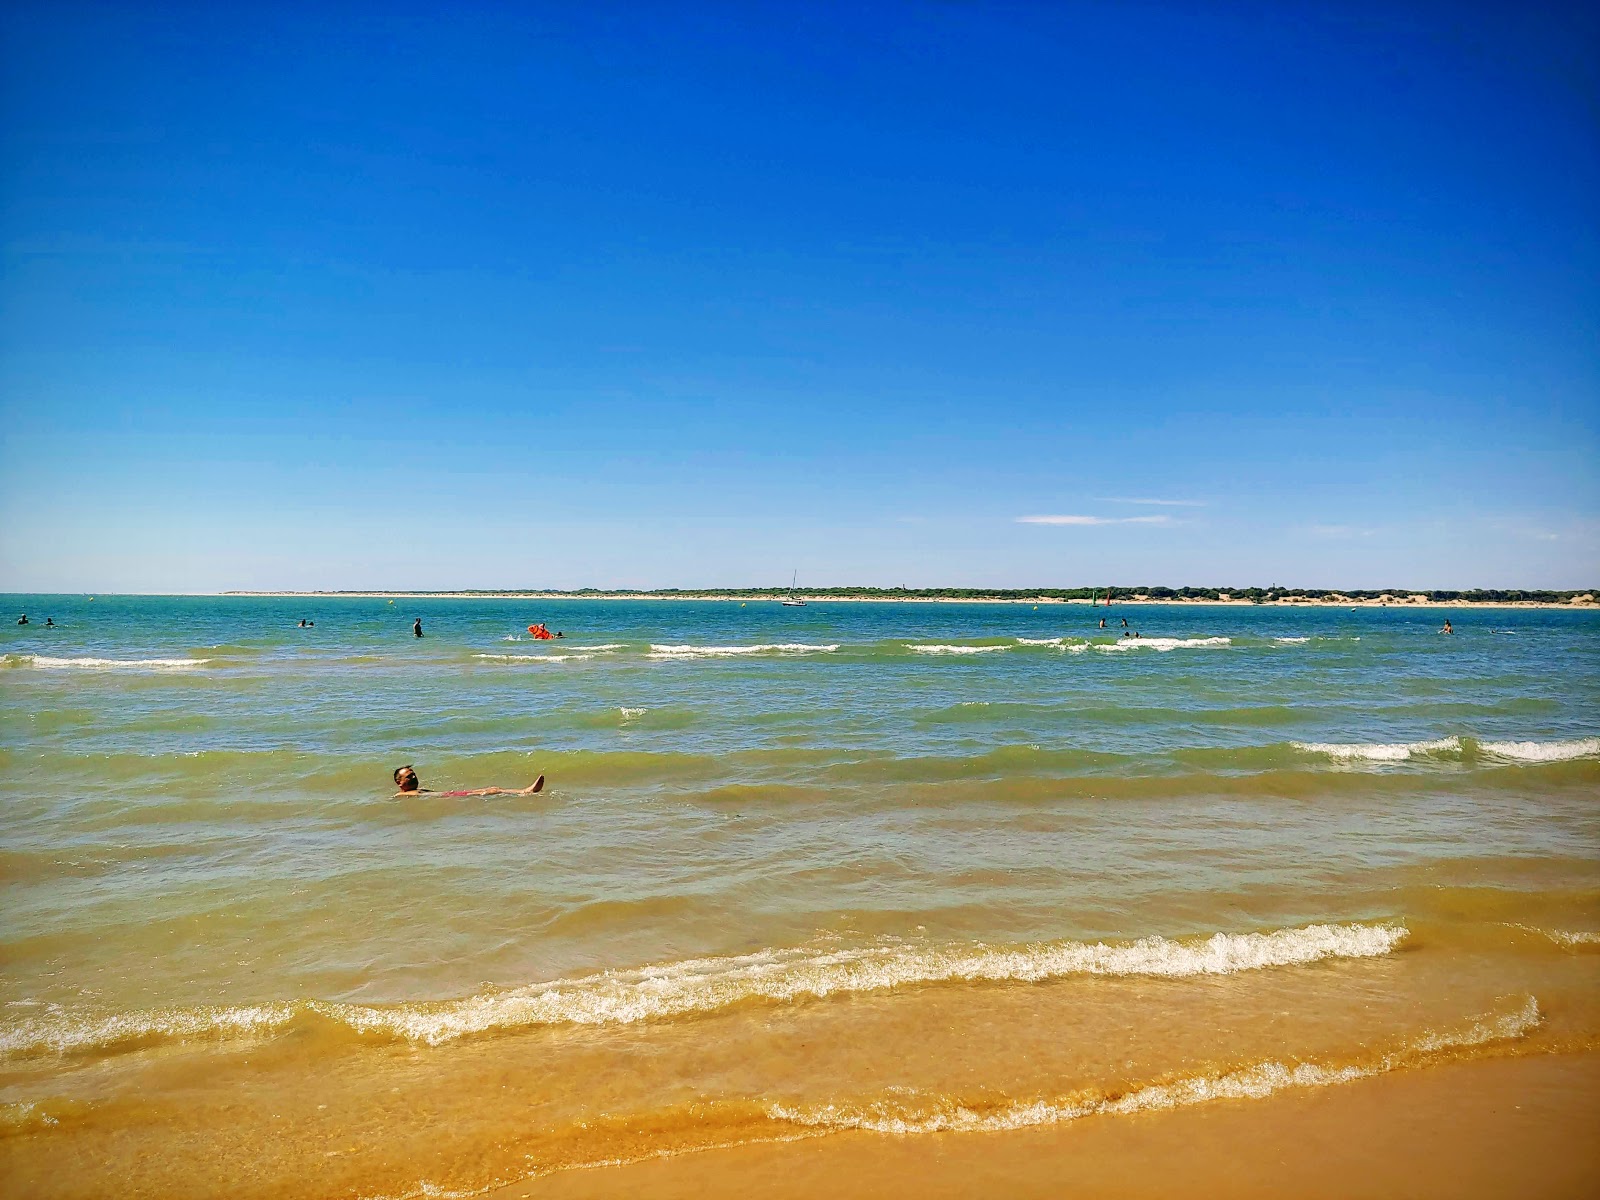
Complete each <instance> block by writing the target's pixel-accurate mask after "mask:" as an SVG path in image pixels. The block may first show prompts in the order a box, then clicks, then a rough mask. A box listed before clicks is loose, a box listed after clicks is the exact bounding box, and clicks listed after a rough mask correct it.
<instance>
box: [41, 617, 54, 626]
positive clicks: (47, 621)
mask: <svg viewBox="0 0 1600 1200" xmlns="http://www.w3.org/2000/svg"><path fill="white" fill-rule="evenodd" d="M44 627H45V628H46V629H54V628H55V627H56V623H55V622H54V621H52V620H51V619H50V618H49V617H46V618H45V619H44Z"/></svg>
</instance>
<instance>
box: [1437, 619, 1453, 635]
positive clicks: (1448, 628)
mask: <svg viewBox="0 0 1600 1200" xmlns="http://www.w3.org/2000/svg"><path fill="white" fill-rule="evenodd" d="M1439 632H1440V633H1454V632H1455V630H1454V629H1451V628H1450V622H1449V620H1448V619H1447V620H1446V621H1445V623H1444V628H1443V629H1441V630H1439Z"/></svg>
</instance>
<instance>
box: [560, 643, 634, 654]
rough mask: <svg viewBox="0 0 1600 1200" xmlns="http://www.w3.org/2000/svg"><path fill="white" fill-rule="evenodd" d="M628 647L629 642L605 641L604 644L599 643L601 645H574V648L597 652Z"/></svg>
mask: <svg viewBox="0 0 1600 1200" xmlns="http://www.w3.org/2000/svg"><path fill="white" fill-rule="evenodd" d="M627 648H628V647H627V643H626V642H605V643H604V644H602V645H599V646H574V647H573V649H574V650H587V651H590V652H592V653H595V654H599V653H601V652H602V651H608V650H626V649H627Z"/></svg>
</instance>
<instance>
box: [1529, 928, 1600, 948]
mask: <svg viewBox="0 0 1600 1200" xmlns="http://www.w3.org/2000/svg"><path fill="white" fill-rule="evenodd" d="M1540 932H1541V933H1543V934H1544V935H1545V937H1547V938H1549V939H1550V940H1551V941H1552V942H1555V943H1557V944H1558V945H1562V946H1600V933H1590V932H1589V931H1588V930H1586V929H1542V930H1540Z"/></svg>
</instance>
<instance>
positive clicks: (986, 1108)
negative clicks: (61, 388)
mask: <svg viewBox="0 0 1600 1200" xmlns="http://www.w3.org/2000/svg"><path fill="white" fill-rule="evenodd" d="M1542 1022H1543V1016H1542V1015H1541V1014H1540V1012H1539V1004H1538V1001H1537V1000H1535V999H1534V997H1532V996H1528V997H1527V998H1526V999H1525V1000H1524V1001H1523V1003H1522V1005H1521V1006H1520V1007H1519V1008H1518V1009H1516V1010H1515V1011H1513V1012H1508V1013H1501V1014H1498V1015H1494V1014H1490V1015H1486V1016H1483V1017H1479V1018H1478V1019H1476V1020H1474V1021H1472V1022H1471V1023H1470V1024H1468V1025H1466V1026H1465V1027H1463V1028H1458V1029H1454V1030H1447V1031H1444V1032H1439V1033H1430V1034H1425V1035H1423V1036H1421V1037H1419V1038H1415V1039H1413V1040H1411V1041H1409V1042H1406V1043H1403V1044H1402V1045H1400V1046H1399V1047H1397V1048H1395V1049H1393V1050H1391V1051H1389V1052H1388V1053H1385V1054H1381V1055H1379V1056H1377V1057H1376V1058H1373V1059H1369V1060H1367V1061H1364V1062H1351V1063H1343V1064H1340V1063H1318V1062H1302V1063H1295V1064H1293V1065H1289V1064H1286V1063H1281V1062H1274V1061H1268V1062H1258V1063H1252V1064H1251V1065H1249V1066H1245V1067H1240V1068H1236V1069H1234V1070H1231V1071H1223V1072H1220V1073H1216V1074H1200V1075H1189V1076H1184V1077H1180V1078H1177V1079H1172V1080H1169V1081H1167V1082H1162V1083H1151V1084H1146V1085H1145V1086H1143V1087H1138V1088H1134V1089H1132V1090H1130V1091H1124V1092H1114V1093H1113V1092H1104V1091H1100V1090H1098V1089H1086V1090H1085V1091H1082V1092H1078V1093H1076V1094H1074V1095H1070V1096H1063V1097H1060V1098H1058V1099H1055V1100H1035V1101H1032V1102H1030V1103H1022V1102H1015V1101H1014V1102H1011V1103H1009V1104H1005V1103H1002V1104H994V1103H988V1104H982V1103H978V1104H963V1103H960V1102H958V1101H950V1100H938V1099H936V1100H934V1101H933V1102H932V1103H930V1104H924V1105H917V1104H916V1103H915V1102H907V1100H906V1099H905V1098H904V1097H903V1095H893V1096H889V1097H884V1098H882V1099H879V1100H877V1101H873V1102H870V1103H867V1104H857V1105H849V1104H846V1105H839V1104H828V1105H819V1106H811V1107H799V1106H786V1105H782V1104H774V1105H772V1106H771V1107H770V1108H769V1109H768V1110H767V1113H768V1116H770V1117H771V1118H772V1119H773V1120H776V1121H787V1122H790V1123H793V1124H797V1125H804V1126H811V1127H813V1128H817V1127H820V1128H822V1129H826V1130H844V1129H867V1130H872V1131H873V1132H876V1133H898V1134H910V1133H947V1132H949V1133H978V1132H999V1131H1002V1130H1008V1129H1024V1128H1027V1127H1029V1126H1035V1125H1056V1124H1060V1123H1062V1122H1064V1121H1073V1120H1076V1119H1078V1118H1079V1117H1088V1116H1097V1115H1127V1114H1130V1113H1139V1112H1151V1111H1160V1110H1164V1109H1173V1108H1186V1107H1188V1106H1190V1105H1194V1104H1204V1103H1206V1102H1208V1101H1211V1100H1259V1099H1262V1098H1264V1097H1266V1096H1270V1095H1272V1094H1273V1093H1275V1092H1281V1091H1284V1090H1286V1089H1288V1088H1310V1087H1328V1086H1331V1085H1334V1084H1340V1083H1349V1082H1352V1081H1353V1080H1357V1079H1366V1078H1370V1077H1371V1076H1374V1075H1382V1074H1384V1073H1385V1072H1388V1071H1394V1070H1398V1069H1401V1068H1404V1067H1410V1066H1422V1065H1426V1064H1428V1063H1431V1062H1436V1061H1441V1060H1448V1059H1449V1058H1450V1057H1453V1056H1456V1055H1460V1054H1463V1053H1465V1052H1470V1051H1472V1050H1473V1049H1475V1048H1477V1047H1481V1046H1486V1045H1490V1044H1492V1043H1495V1042H1508V1041H1516V1040H1518V1039H1521V1038H1524V1037H1526V1036H1527V1035H1528V1034H1529V1033H1531V1032H1533V1031H1534V1030H1535V1029H1537V1028H1538V1027H1539V1025H1540V1024H1541V1023H1542Z"/></svg>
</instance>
